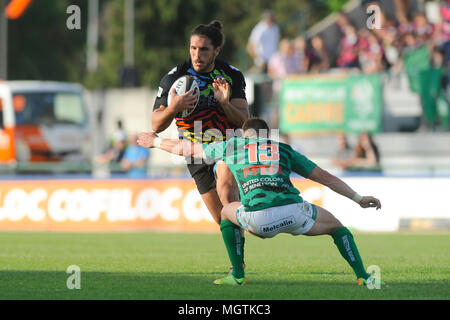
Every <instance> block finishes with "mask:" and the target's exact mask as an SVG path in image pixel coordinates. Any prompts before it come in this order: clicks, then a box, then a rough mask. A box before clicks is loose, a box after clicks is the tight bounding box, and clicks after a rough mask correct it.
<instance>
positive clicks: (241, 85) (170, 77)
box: [153, 59, 246, 143]
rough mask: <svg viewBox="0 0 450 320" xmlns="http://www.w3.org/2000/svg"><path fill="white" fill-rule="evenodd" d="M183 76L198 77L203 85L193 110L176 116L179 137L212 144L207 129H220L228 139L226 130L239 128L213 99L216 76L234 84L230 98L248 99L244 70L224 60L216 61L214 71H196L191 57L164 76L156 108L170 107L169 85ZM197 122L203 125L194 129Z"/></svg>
mask: <svg viewBox="0 0 450 320" xmlns="http://www.w3.org/2000/svg"><path fill="white" fill-rule="evenodd" d="M184 75H193V76H195V78H196V81H197V83H198V85H199V87H200V98H199V101H198V105H197V107H196V108H195V110H194V112H192V113H191V114H190V115H189V116H187V117H186V118H175V120H176V125H177V127H178V130H179V136H180V138H181V137H186V138H188V139H190V140H191V141H193V142H202V143H210V142H212V141H214V135H213V136H210V135H207V134H205V132H206V131H207V130H208V129H218V130H219V131H220V132H221V133H222V136H223V137H224V138H225V136H226V130H227V129H236V126H235V125H234V124H233V123H231V122H230V121H229V120H228V119H227V117H226V115H225V111H224V110H223V108H222V106H221V105H220V103H219V102H218V101H217V100H216V99H215V98H214V87H213V85H212V84H213V82H214V79H216V78H219V77H223V78H224V79H225V80H226V81H227V82H228V83H229V84H230V86H231V95H230V99H234V98H242V99H246V97H245V80H244V76H243V74H242V72H241V71H240V70H239V69H237V68H235V67H233V66H231V65H229V64H227V63H225V62H223V61H220V60H216V61H215V66H214V70H212V71H211V72H208V73H197V72H196V71H195V70H194V68H193V67H192V64H191V60H190V59H188V60H186V61H184V62H183V63H180V64H179V65H177V66H176V67H175V68H173V69H172V70H171V71H170V72H169V73H168V74H166V75H165V76H164V77H163V78H162V80H161V83H160V85H159V88H158V95H157V97H156V101H155V104H154V106H153V110H156V109H158V108H159V107H160V106H161V105H163V106H167V99H168V96H169V90H170V87H171V86H172V84H173V83H174V82H175V80H177V79H178V78H179V77H181V76H184ZM194 121H195V122H197V121H201V128H199V127H195V128H194ZM197 125H198V123H197ZM214 131H215V132H217V131H216V130H214Z"/></svg>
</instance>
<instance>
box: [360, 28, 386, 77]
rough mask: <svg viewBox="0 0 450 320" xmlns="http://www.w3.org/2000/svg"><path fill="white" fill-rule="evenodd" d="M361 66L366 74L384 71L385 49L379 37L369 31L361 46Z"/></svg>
mask: <svg viewBox="0 0 450 320" xmlns="http://www.w3.org/2000/svg"><path fill="white" fill-rule="evenodd" d="M359 48H360V49H359V55H358V58H359V64H360V65H361V69H362V71H363V72H364V73H377V72H380V71H381V70H382V69H383V48H382V46H381V45H380V43H379V42H378V39H377V37H376V36H375V34H373V33H372V32H369V31H367V33H365V37H364V38H362V39H361V41H360V46H359Z"/></svg>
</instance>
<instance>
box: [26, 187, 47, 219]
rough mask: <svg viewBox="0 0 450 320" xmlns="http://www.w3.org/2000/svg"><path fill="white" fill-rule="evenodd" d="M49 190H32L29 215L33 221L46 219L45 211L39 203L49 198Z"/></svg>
mask: <svg viewBox="0 0 450 320" xmlns="http://www.w3.org/2000/svg"><path fill="white" fill-rule="evenodd" d="M47 196H48V194H47V191H46V190H45V189H36V190H33V191H31V192H30V195H29V196H28V201H26V202H27V203H28V204H29V205H28V208H27V209H28V210H27V212H28V217H29V218H30V220H33V221H41V220H44V219H45V211H44V210H42V209H40V208H39V203H40V202H41V201H44V200H46V199H47Z"/></svg>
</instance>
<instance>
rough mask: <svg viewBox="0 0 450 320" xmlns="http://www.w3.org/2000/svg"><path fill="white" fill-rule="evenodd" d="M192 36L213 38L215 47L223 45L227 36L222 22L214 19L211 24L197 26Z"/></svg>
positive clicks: (212, 41)
mask: <svg viewBox="0 0 450 320" xmlns="http://www.w3.org/2000/svg"><path fill="white" fill-rule="evenodd" d="M192 36H200V37H205V38H208V39H209V40H211V43H212V45H213V46H214V48H217V47H223V44H224V43H225V37H224V35H223V33H222V22H220V21H218V20H213V21H211V22H210V23H209V24H201V25H199V26H197V27H196V28H195V29H194V30H193V31H192V33H191V37H192Z"/></svg>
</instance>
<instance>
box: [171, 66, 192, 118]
mask: <svg viewBox="0 0 450 320" xmlns="http://www.w3.org/2000/svg"><path fill="white" fill-rule="evenodd" d="M174 88H175V95H177V96H178V95H180V94H183V93H185V92H187V91H189V90H194V92H193V93H192V95H195V94H197V101H196V102H195V105H194V108H193V109H185V110H183V111H182V112H180V113H178V115H177V116H179V117H180V118H186V117H187V116H188V115H190V114H191V113H192V112H194V110H195V107H197V104H198V100H199V99H200V87H199V86H198V83H197V81H196V80H195V77H194V76H191V75H185V76H182V77H180V78H178V79H177V80H175V82H174V83H173V84H172V86H171V87H170V90H169V98H168V100H167V105H170V102H171V94H170V93H171V92H172V89H174Z"/></svg>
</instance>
